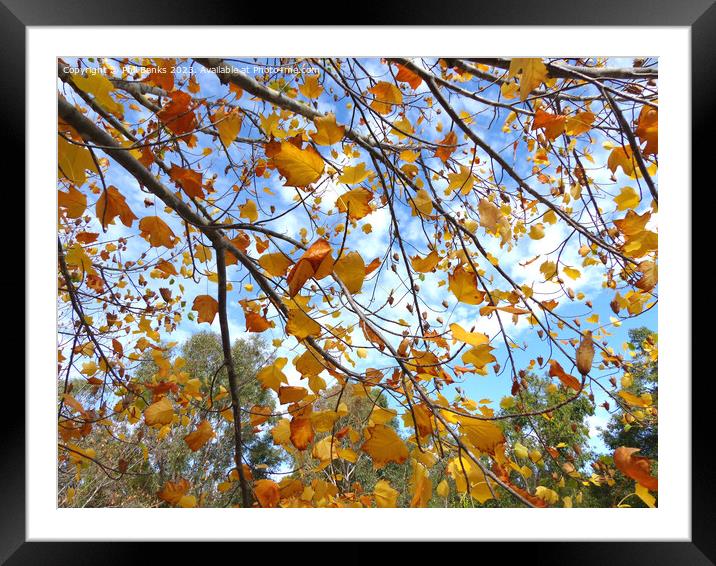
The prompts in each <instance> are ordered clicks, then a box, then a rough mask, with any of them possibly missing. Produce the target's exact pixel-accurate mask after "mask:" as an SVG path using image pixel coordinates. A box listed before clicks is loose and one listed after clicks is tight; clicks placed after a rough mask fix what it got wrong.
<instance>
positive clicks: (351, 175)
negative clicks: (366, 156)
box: [338, 163, 373, 185]
mask: <svg viewBox="0 0 716 566" xmlns="http://www.w3.org/2000/svg"><path fill="white" fill-rule="evenodd" d="M372 174H373V173H372V171H367V170H366V168H365V163H359V164H358V165H356V166H355V167H344V168H343V173H342V174H341V175H340V176H339V177H338V182H339V183H343V184H344V185H357V184H358V183H362V182H363V181H365V180H366V179H367V178H368V177H370V176H372Z"/></svg>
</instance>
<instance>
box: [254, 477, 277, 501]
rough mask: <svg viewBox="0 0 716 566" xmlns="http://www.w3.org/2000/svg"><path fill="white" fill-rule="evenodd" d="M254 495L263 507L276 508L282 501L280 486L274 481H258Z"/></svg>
mask: <svg viewBox="0 0 716 566" xmlns="http://www.w3.org/2000/svg"><path fill="white" fill-rule="evenodd" d="M254 493H255V494H256V499H257V500H258V502H259V505H261V507H276V506H277V505H278V502H279V501H280V499H281V492H280V490H279V487H278V484H277V483H276V482H274V481H272V480H257V481H256V483H255V484H254Z"/></svg>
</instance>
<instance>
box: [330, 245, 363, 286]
mask: <svg viewBox="0 0 716 566" xmlns="http://www.w3.org/2000/svg"><path fill="white" fill-rule="evenodd" d="M333 271H334V273H335V274H336V275H337V276H338V278H339V279H340V280H341V281H342V282H343V284H344V285H345V286H346V288H347V289H348V291H349V292H350V293H352V294H355V293H358V292H359V291H360V290H361V287H363V280H364V279H365V262H364V261H363V258H362V257H361V255H360V254H359V253H358V252H350V253H347V254H346V253H344V254H343V255H342V256H341V257H340V258H339V259H338V261H337V262H336V263H335V264H334V266H333Z"/></svg>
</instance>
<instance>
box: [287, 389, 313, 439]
mask: <svg viewBox="0 0 716 566" xmlns="http://www.w3.org/2000/svg"><path fill="white" fill-rule="evenodd" d="M282 389H283V388H282ZM290 428H291V444H293V445H294V446H295V447H296V448H298V449H299V450H305V449H306V448H308V445H309V444H311V442H312V441H313V426H312V425H311V419H310V417H293V419H291V427H290Z"/></svg>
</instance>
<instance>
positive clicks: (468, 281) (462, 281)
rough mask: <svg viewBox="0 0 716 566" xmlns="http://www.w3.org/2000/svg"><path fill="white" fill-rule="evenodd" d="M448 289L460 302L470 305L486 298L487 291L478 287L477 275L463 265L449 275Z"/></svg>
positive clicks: (477, 303)
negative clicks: (466, 269)
mask: <svg viewBox="0 0 716 566" xmlns="http://www.w3.org/2000/svg"><path fill="white" fill-rule="evenodd" d="M448 289H450V291H451V292H452V293H453V295H455V298H456V299H457V300H458V301H459V302H461V303H466V304H468V305H479V304H480V303H481V302H482V301H483V300H484V299H485V293H484V292H483V291H480V290H478V288H477V276H476V275H475V274H474V273H470V272H468V271H465V269H463V267H462V266H458V267H456V268H455V270H454V271H453V272H452V273H451V274H450V275H449V276H448Z"/></svg>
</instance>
